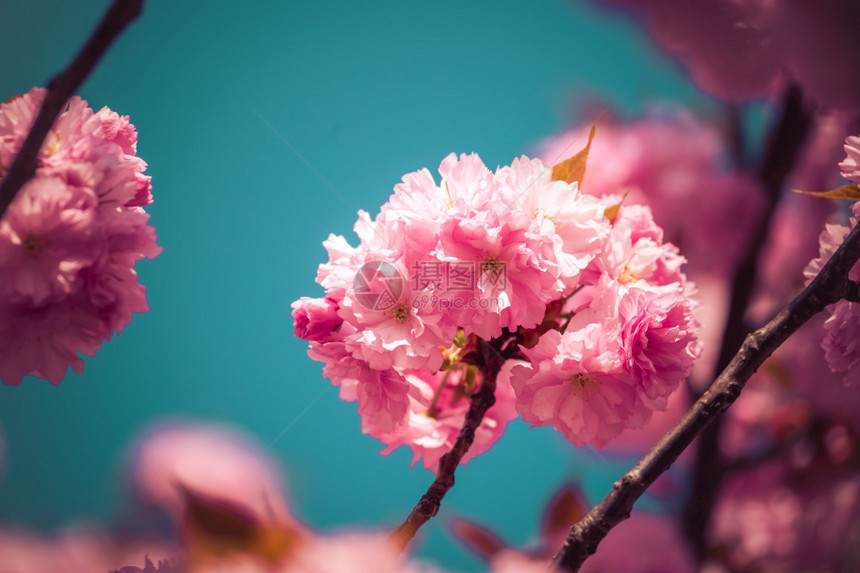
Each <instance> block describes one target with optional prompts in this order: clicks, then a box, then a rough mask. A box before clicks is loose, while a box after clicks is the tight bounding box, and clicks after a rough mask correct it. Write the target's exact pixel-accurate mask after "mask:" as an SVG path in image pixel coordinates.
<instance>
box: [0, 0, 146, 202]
mask: <svg viewBox="0 0 860 573" xmlns="http://www.w3.org/2000/svg"><path fill="white" fill-rule="evenodd" d="M142 5H143V0H114V3H113V4H112V5H111V7H110V9H109V10H108V12H107V14H105V16H104V18H103V19H102V21H101V22H100V23H99V25H98V27H97V28H96V29H95V31H93V33H92V34H91V35H90V37H89V39H88V40H87V43H86V44H84V47H83V48H81V51H80V52H78V55H77V56H76V57H75V59H74V60H73V61H72V63H71V64H69V67H68V68H66V69H65V70H64V71H62V72H61V73H59V74H57V75H56V76H54V77H53V78H52V79H51V82H50V83H49V84H48V93H47V95H46V96H45V100H44V101H43V102H42V107H41V108H40V109H39V115H37V116H36V119H35V121H34V122H33V125H32V127H31V128H30V133H29V134H27V139H25V140H24V144H23V145H22V146H21V149H20V150H19V151H18V154H17V155H16V156H15V161H13V162H12V165H11V167H9V170H8V171H7V172H6V173H5V175H4V176H3V177H2V178H0V219H2V218H3V215H5V213H6V210H7V209H8V208H9V205H11V204H12V201H13V200H14V199H15V195H17V193H18V191H19V190H20V189H21V187H23V186H24V184H25V183H26V182H27V181H29V180H30V179H31V178H33V177H34V176H35V175H36V167H37V165H38V157H39V150H40V149H41V148H42V143H43V142H44V141H45V137H47V135H48V132H49V131H50V130H51V127H52V126H53V125H54V121H55V120H56V119H57V116H58V115H59V114H60V112H61V111H62V109H63V107H64V106H65V105H66V102H67V101H68V100H69V98H70V97H72V95H74V93H75V91H76V90H77V89H78V86H80V85H81V82H83V81H84V79H85V78H86V77H87V76H88V75H89V74H90V72H91V71H92V70H93V68H95V66H96V64H97V63H98V61H99V60H100V59H101V57H102V55H104V53H105V52H106V51H107V49H108V47H109V46H110V45H111V43H113V41H114V39H116V37H117V36H118V35H119V34H120V32H122V30H123V29H124V28H125V27H126V26H127V25H128V24H129V23H130V22H131V21H133V20H134V19H135V18H137V17H138V16H139V15H140V12H141V8H142Z"/></svg>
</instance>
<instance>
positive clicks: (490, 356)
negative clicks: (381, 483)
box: [388, 340, 505, 551]
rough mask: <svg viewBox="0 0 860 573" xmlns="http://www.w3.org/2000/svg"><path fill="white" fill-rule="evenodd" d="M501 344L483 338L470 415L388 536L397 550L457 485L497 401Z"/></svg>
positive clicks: (430, 516)
mask: <svg viewBox="0 0 860 573" xmlns="http://www.w3.org/2000/svg"><path fill="white" fill-rule="evenodd" d="M498 346H499V344H498V340H494V341H493V342H485V341H483V340H481V341H480V348H479V351H480V356H481V364H480V365H479V366H480V369H481V373H482V375H483V380H482V382H481V385H480V387H479V389H478V391H477V392H475V394H473V395H472V398H471V401H470V402H469V410H468V411H467V412H466V419H465V421H464V422H463V427H462V428H460V433H459V434H458V435H457V440H456V441H455V442H454V446H453V447H452V448H451V451H449V452H447V453H446V454H445V455H443V456H442V458H441V459H440V460H439V469H438V471H437V472H436V479H434V480H433V483H431V484H430V487H428V488H427V491H426V492H425V493H424V495H422V496H421V499H420V500H419V501H418V503H417V504H416V505H415V507H414V508H413V509H412V512H411V513H410V514H409V516H408V517H407V518H406V520H405V521H404V522H403V523H402V524H400V526H399V527H398V528H397V529H395V530H394V532H393V533H392V534H391V536H390V537H389V538H388V541H389V543H390V544H391V546H392V547H394V548H395V549H396V550H397V551H403V550H404V549H405V548H406V546H407V545H408V544H409V541H411V540H412V538H413V537H415V534H416V533H418V530H419V529H420V528H421V526H422V525H424V524H425V523H427V521H429V520H430V518H432V517H433V516H434V515H436V514H437V513H438V512H439V507H440V506H441V505H442V498H443V497H445V494H446V493H448V490H450V489H451V488H452V487H454V471H455V470H456V469H457V466H458V465H460V461H461V460H462V459H463V456H464V455H466V452H467V451H468V450H469V447H471V445H472V443H473V442H474V441H475V431H476V430H477V429H478V426H480V425H481V422H482V421H483V419H484V415H485V414H486V413H487V410H489V409H490V408H491V407H492V406H493V404H495V402H496V376H498V374H499V370H500V369H501V367H502V364H503V363H504V361H505V357H504V356H503V354H502V350H501V348H500V347H498Z"/></svg>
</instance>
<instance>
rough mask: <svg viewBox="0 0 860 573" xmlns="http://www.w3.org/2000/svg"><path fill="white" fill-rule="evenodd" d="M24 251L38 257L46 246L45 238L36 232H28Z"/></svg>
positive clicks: (25, 237)
mask: <svg viewBox="0 0 860 573" xmlns="http://www.w3.org/2000/svg"><path fill="white" fill-rule="evenodd" d="M23 247H24V251H25V252H26V253H27V255H28V256H30V257H38V256H39V253H41V252H42V249H43V248H45V238H44V237H42V236H41V235H37V234H35V233H27V234H26V235H25V236H24V242H23Z"/></svg>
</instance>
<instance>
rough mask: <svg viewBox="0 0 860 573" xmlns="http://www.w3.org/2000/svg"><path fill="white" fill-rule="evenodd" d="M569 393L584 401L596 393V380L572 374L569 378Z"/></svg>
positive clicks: (591, 377)
mask: <svg viewBox="0 0 860 573" xmlns="http://www.w3.org/2000/svg"><path fill="white" fill-rule="evenodd" d="M570 382H571V384H570V391H571V392H573V393H574V394H576V395H577V396H579V397H580V398H585V399H586V400H587V399H589V398H591V397H592V396H593V395H594V394H595V393H596V392H597V379H596V378H594V377H593V376H589V375H588V374H581V373H580V374H574V375H573V376H571V377H570Z"/></svg>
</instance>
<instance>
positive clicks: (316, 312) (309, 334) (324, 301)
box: [292, 296, 343, 341]
mask: <svg viewBox="0 0 860 573" xmlns="http://www.w3.org/2000/svg"><path fill="white" fill-rule="evenodd" d="M292 307H293V321H294V322H293V326H294V329H295V335H296V336H298V337H299V338H301V339H302V340H307V341H317V340H324V339H325V338H327V337H328V336H330V335H331V334H332V332H333V331H334V329H335V328H337V326H339V325H340V323H341V322H343V319H342V318H340V317H339V316H338V315H337V303H336V302H335V301H333V300H332V299H330V298H309V297H306V296H303V297H302V298H300V299H299V300H297V301H295V302H294V303H293V304H292Z"/></svg>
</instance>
